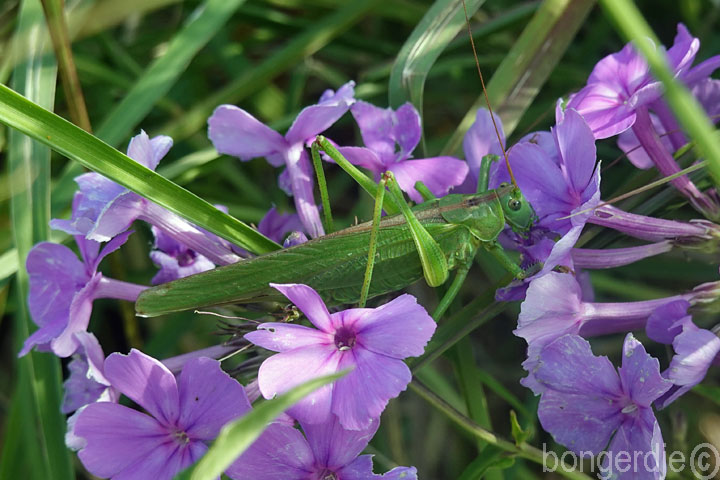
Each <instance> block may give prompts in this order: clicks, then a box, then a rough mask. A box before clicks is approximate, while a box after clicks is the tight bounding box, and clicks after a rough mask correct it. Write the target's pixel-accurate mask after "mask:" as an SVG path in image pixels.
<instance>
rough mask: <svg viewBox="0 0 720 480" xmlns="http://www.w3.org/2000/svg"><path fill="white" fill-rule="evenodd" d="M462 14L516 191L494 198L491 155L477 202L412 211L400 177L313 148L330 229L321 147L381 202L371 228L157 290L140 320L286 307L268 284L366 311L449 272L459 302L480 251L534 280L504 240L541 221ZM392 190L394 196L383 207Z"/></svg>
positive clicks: (439, 202) (473, 198)
mask: <svg viewBox="0 0 720 480" xmlns="http://www.w3.org/2000/svg"><path fill="white" fill-rule="evenodd" d="M463 8H464V11H465V21H466V24H467V26H468V32H469V33H470V44H471V46H472V50H473V55H474V57H475V62H476V66H477V71H478V75H479V76H480V82H481V84H482V89H483V92H484V93H485V100H486V102H487V105H488V109H489V110H490V117H491V119H492V122H493V126H494V127H495V132H496V134H497V136H498V140H499V143H500V148H501V149H502V151H503V155H504V157H505V163H506V165H507V168H508V172H509V174H510V178H511V180H512V184H510V185H508V184H503V185H501V186H500V188H498V189H495V190H489V189H488V182H489V172H490V164H491V162H492V161H494V160H496V159H497V156H495V155H488V156H486V157H485V158H484V159H483V162H482V164H481V168H480V172H479V176H478V193H477V194H475V195H457V194H453V195H448V196H445V197H443V198H440V199H431V200H427V201H426V202H424V203H422V204H420V205H417V206H415V207H414V208H413V209H410V208H409V207H408V206H407V204H405V203H404V200H403V199H402V193H401V192H400V190H399V188H398V186H397V184H395V183H394V180H393V178H392V176H390V177H389V178H388V177H383V179H382V180H381V182H380V184H379V185H377V186H375V185H374V184H373V183H372V181H371V180H370V179H369V178H367V177H365V176H364V174H362V173H361V172H360V171H359V170H358V169H357V168H355V167H354V166H353V165H351V164H350V162H348V161H347V160H346V159H345V158H343V156H342V155H341V154H340V152H338V151H337V149H335V147H334V146H333V145H332V144H331V143H330V142H328V141H327V140H326V139H325V138H324V137H322V136H319V137H318V139H317V140H316V142H315V143H314V144H313V160H314V163H315V170H316V173H317V175H318V183H319V185H320V193H321V197H322V201H323V208H324V211H325V214H326V223H327V224H328V225H330V226H331V225H332V217H331V214H330V205H329V201H328V200H327V191H326V189H325V187H324V185H325V181H324V177H323V174H322V168H321V167H320V161H319V155H318V150H319V149H320V148H322V150H323V151H325V153H326V154H327V155H328V156H330V157H331V158H332V159H333V160H334V161H335V162H336V163H337V164H339V165H340V166H341V167H343V168H344V169H345V170H346V171H347V172H348V173H349V174H350V175H351V176H353V178H355V180H356V181H358V183H360V185H361V186H362V187H363V188H365V190H367V191H368V193H370V194H371V195H373V196H374V197H375V201H376V205H375V211H374V219H373V221H372V222H367V223H364V224H360V225H356V226H354V227H350V228H347V229H345V230H341V231H338V232H335V233H331V234H329V235H326V236H324V237H320V238H317V239H314V240H311V241H309V242H307V243H304V244H302V245H297V246H294V247H291V248H288V249H285V250H280V251H275V252H271V253H268V254H265V255H262V256H259V257H256V258H253V259H250V260H245V261H241V262H239V263H236V264H233V265H227V266H225V267H220V268H217V269H215V270H210V271H208V272H205V273H202V274H198V275H193V276H191V277H187V278H184V279H180V280H176V281H174V282H170V283H168V284H164V285H159V286H157V287H153V288H151V289H149V290H146V291H145V292H143V293H142V294H141V295H140V297H139V298H138V300H137V303H136V310H137V312H138V314H139V315H142V316H157V315H162V314H165V313H170V312H176V311H182V310H189V309H192V308H198V307H208V306H213V305H221V304H228V303H254V302H262V301H271V300H278V301H283V300H284V297H282V295H279V294H278V292H277V291H276V290H275V289H273V288H270V286H269V283H270V282H274V283H291V282H292V283H304V284H307V285H309V286H310V287H312V288H313V289H315V290H316V291H317V292H318V293H319V294H320V295H321V296H322V297H323V299H324V300H325V302H326V303H327V304H340V303H357V302H359V304H360V306H361V307H362V306H364V305H365V300H366V299H367V298H368V297H373V296H377V295H381V294H383V293H388V292H391V291H395V290H400V289H402V288H405V287H407V286H408V285H410V284H412V283H414V282H415V281H417V280H419V279H420V278H421V277H422V276H424V277H425V279H426V281H427V282H428V284H429V285H430V286H438V285H441V284H442V283H444V282H445V281H446V280H447V278H448V270H453V269H458V270H459V271H458V275H457V276H456V278H455V280H454V281H453V285H452V286H451V287H450V291H451V292H452V291H454V293H456V291H457V289H456V287H459V285H460V284H462V282H463V281H464V279H465V275H466V274H467V271H468V269H469V267H470V264H471V263H472V260H473V258H474V257H475V254H476V252H477V250H478V249H479V248H480V247H481V246H482V247H484V248H485V249H486V250H487V251H489V252H490V253H491V254H492V255H493V256H495V258H497V259H498V260H499V261H500V263H501V264H502V265H503V266H504V267H505V268H506V269H507V270H508V271H509V272H510V273H512V274H513V275H514V276H515V277H516V278H518V279H522V278H524V277H526V272H525V271H523V270H522V269H521V268H520V267H519V266H518V265H517V264H516V263H514V262H513V260H512V259H511V258H510V257H508V256H507V254H506V253H505V251H504V250H503V248H502V247H501V246H500V244H499V243H498V242H497V237H498V235H500V233H501V232H502V231H503V229H504V228H505V224H508V225H509V226H510V227H511V228H512V229H513V230H515V231H517V232H520V233H522V232H526V231H527V230H529V229H530V227H531V226H532V223H533V220H534V219H535V212H534V210H533V209H532V206H531V205H530V203H529V202H528V201H527V200H526V199H525V198H524V197H523V195H522V192H521V191H520V189H519V188H518V186H517V183H516V182H515V178H514V176H513V173H512V168H511V167H510V163H509V161H508V157H507V153H506V152H505V147H504V146H503V142H502V139H501V137H500V133H499V130H498V127H497V125H496V124H495V118H494V115H493V113H492V107H491V106H490V100H489V98H488V96H487V90H486V88H485V81H484V79H483V76H482V72H481V70H480V65H479V63H478V60H477V52H476V51H475V44H474V42H473V39H472V34H471V32H470V22H469V19H468V15H467V8H466V7H465V3H464V2H463ZM386 181H387V183H388V187H389V188H390V191H391V194H392V195H391V196H390V198H389V199H388V200H389V201H388V202H387V203H383V194H384V190H385V183H386ZM420 187H422V185H420ZM419 191H422V190H420V189H419ZM380 207H384V208H385V209H386V211H388V212H390V213H397V210H398V208H399V209H400V211H401V212H402V213H401V214H395V215H392V216H389V217H387V218H385V219H383V220H382V221H381V220H380V215H381V211H382V208H380ZM326 226H327V225H326ZM330 228H331V229H332V227H330ZM454 293H452V294H451V295H447V296H446V297H445V298H443V300H442V301H441V302H440V305H439V306H438V308H437V310H436V312H435V317H436V318H438V317H439V316H441V315H442V313H443V312H444V311H445V309H446V308H447V307H448V305H449V303H450V301H452V298H453V297H454Z"/></svg>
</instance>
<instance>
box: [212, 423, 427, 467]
mask: <svg viewBox="0 0 720 480" xmlns="http://www.w3.org/2000/svg"><path fill="white" fill-rule="evenodd" d="M379 424H380V423H379V421H378V420H377V419H375V420H372V422H371V423H370V425H368V426H367V427H366V428H364V429H362V430H345V429H343V428H342V425H340V423H339V422H338V420H337V418H336V417H334V416H331V417H330V418H328V421H326V422H324V423H321V424H314V425H311V424H305V423H301V425H302V429H303V432H305V435H304V436H303V434H302V433H301V432H300V431H299V430H297V429H295V428H293V427H291V426H288V425H282V424H278V423H272V424H270V426H268V428H267V429H266V430H265V432H263V434H262V435H261V436H260V438H258V439H257V440H256V441H255V443H253V444H252V446H251V447H250V448H248V449H247V450H246V451H245V452H244V453H243V454H242V455H241V456H240V457H239V458H238V459H237V460H236V461H235V463H233V465H232V466H231V467H230V468H228V470H227V472H226V473H227V474H228V476H230V477H231V478H235V479H238V480H240V479H245V478H252V479H256V480H275V479H279V478H282V479H283V480H329V479H342V480H380V479H382V480H400V479H405V480H416V479H417V470H416V469H415V468H414V467H410V468H408V467H397V468H394V469H393V470H391V471H390V472H388V473H386V474H385V475H376V474H374V473H373V465H372V455H361V456H358V455H360V452H362V451H363V449H364V448H365V447H366V446H367V444H368V442H369V441H370V439H372V437H373V436H374V435H375V432H376V431H377V428H378V426H379Z"/></svg>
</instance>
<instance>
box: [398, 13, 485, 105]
mask: <svg viewBox="0 0 720 480" xmlns="http://www.w3.org/2000/svg"><path fill="white" fill-rule="evenodd" d="M466 3H467V12H468V16H471V15H472V14H474V13H475V11H476V10H477V9H478V8H479V7H480V5H481V4H482V3H484V0H466ZM464 28H465V11H464V9H463V3H462V0H436V1H435V3H433V5H432V7H430V9H429V10H428V11H427V13H425V16H424V17H423V18H422V20H421V21H420V23H418V24H417V26H416V27H415V29H414V30H413V32H412V33H411V34H410V37H409V38H408V39H407V41H406V42H405V44H404V45H403V47H402V49H401V50H400V53H398V56H397V58H396V59H395V64H394V65H393V68H392V72H391V73H390V83H389V84H388V95H389V101H390V106H391V107H393V108H397V107H399V106H400V105H401V104H403V103H405V102H408V101H409V102H412V104H413V105H415V108H417V110H418V112H420V116H421V118H422V113H423V92H424V90H425V79H426V78H427V75H428V72H430V69H431V68H432V66H433V65H434V64H435V61H436V60H437V59H438V57H439V56H440V54H441V53H442V52H443V50H444V49H445V47H446V46H447V45H448V44H449V43H450V42H451V41H452V39H453V38H455V37H456V36H457V34H458V33H459V32H460V31H462V30H463V29H464Z"/></svg>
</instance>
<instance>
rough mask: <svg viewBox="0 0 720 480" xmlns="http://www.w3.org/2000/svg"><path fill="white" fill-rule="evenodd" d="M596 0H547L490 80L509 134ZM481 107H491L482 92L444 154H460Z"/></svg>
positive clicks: (490, 92) (495, 103)
mask: <svg viewBox="0 0 720 480" xmlns="http://www.w3.org/2000/svg"><path fill="white" fill-rule="evenodd" d="M594 4H595V0H545V1H544V2H543V3H542V5H541V6H540V8H539V9H538V11H537V12H536V13H535V15H534V16H533V18H532V20H531V21H530V23H529V24H528V26H527V27H525V30H523V32H522V34H521V35H520V38H518V40H517V42H515V44H514V45H513V47H512V49H511V50H510V52H508V54H507V56H506V57H505V59H504V60H503V62H502V63H501V64H500V66H499V67H498V68H497V70H496V71H495V73H494V75H493V76H492V78H491V79H490V82H488V84H487V91H488V97H489V98H490V105H492V108H493V111H494V112H495V113H497V114H498V115H500V118H501V119H502V122H503V127H504V129H505V134H506V135H507V136H508V137H509V136H510V134H511V133H512V132H513V130H514V129H515V127H516V126H517V124H518V121H519V120H520V118H522V116H523V115H524V114H525V111H526V110H527V108H528V107H529V106H530V104H531V103H532V102H533V100H534V99H535V97H536V96H537V94H538V92H539V91H540V88H541V87H542V86H543V84H544V83H545V81H546V80H547V78H548V76H549V75H550V73H551V72H552V71H553V70H554V69H555V66H556V65H557V64H558V62H559V61H560V58H561V57H562V56H563V54H564V53H565V50H566V49H567V47H568V45H570V42H571V41H572V39H573V38H574V37H575V33H576V32H577V31H578V29H579V28H580V25H582V24H583V22H584V21H585V18H586V17H587V15H588V13H589V12H590V9H591V8H592V6H593V5H594ZM478 83H479V82H478ZM478 108H487V105H486V103H485V97H484V96H483V95H482V94H481V95H480V96H479V97H478V99H477V101H476V102H475V103H474V104H473V106H472V107H471V108H470V110H468V112H467V113H466V114H465V117H464V118H463V119H462V121H461V122H460V124H459V125H458V128H457V130H456V131H455V133H454V134H453V136H452V137H451V138H450V140H449V141H448V143H447V144H446V145H445V148H444V149H443V152H444V154H446V155H458V154H460V152H461V151H462V140H463V137H464V136H465V132H467V130H468V129H469V128H470V125H472V123H473V122H474V121H475V114H476V112H477V109H478Z"/></svg>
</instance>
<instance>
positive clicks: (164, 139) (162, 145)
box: [127, 130, 173, 170]
mask: <svg viewBox="0 0 720 480" xmlns="http://www.w3.org/2000/svg"><path fill="white" fill-rule="evenodd" d="M172 144H173V141H172V138H170V137H168V136H165V135H158V136H157V137H153V138H152V139H150V137H148V135H147V133H145V131H144V130H141V131H140V134H139V135H136V136H134V137H133V138H132V139H130V144H129V145H128V150H127V154H128V157H130V158H132V159H133V160H135V161H136V162H138V163H139V164H140V165H143V166H145V167H147V168H149V169H150V170H155V168H156V167H157V165H158V163H160V160H162V158H163V157H164V156H165V155H166V154H167V152H168V151H169V150H170V147H172Z"/></svg>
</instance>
